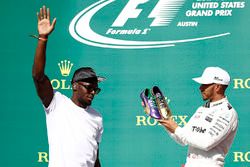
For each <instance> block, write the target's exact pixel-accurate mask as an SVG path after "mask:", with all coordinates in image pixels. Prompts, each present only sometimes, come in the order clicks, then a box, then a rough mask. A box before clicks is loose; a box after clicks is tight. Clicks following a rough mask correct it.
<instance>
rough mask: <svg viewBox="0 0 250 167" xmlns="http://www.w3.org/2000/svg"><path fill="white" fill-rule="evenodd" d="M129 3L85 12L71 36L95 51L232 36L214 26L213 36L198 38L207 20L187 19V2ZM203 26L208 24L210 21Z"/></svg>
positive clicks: (107, 0)
mask: <svg viewBox="0 0 250 167" xmlns="http://www.w3.org/2000/svg"><path fill="white" fill-rule="evenodd" d="M126 2H127V3H126V4H122V3H124V1H122V2H121V1H120V2H118V1H116V0H100V1H98V2H96V3H94V4H92V5H90V6H88V7H87V8H85V9H83V10H82V11H81V12H79V13H78V14H77V15H76V16H75V17H74V18H73V20H72V21H71V23H70V26H69V31H70V34H71V36H72V37H73V38H74V39H76V40H77V41H79V42H81V43H84V44H87V45H92V46H96V47H104V48H116V49H138V48H161V47H172V46H175V45H176V44H179V43H186V42H193V41H199V40H206V39H211V38H217V37H222V36H226V35H229V34H230V33H229V32H223V31H224V30H219V31H218V30H216V28H214V27H215V25H213V28H211V30H210V31H211V32H207V31H208V30H207V29H206V28H205V29H204V31H205V32H204V33H202V34H203V35H202V36H201V35H198V34H200V31H203V30H202V29H199V30H198V29H197V26H198V25H199V24H200V22H198V21H197V20H199V19H200V18H201V17H204V18H205V19H207V18H208V17H206V16H199V18H197V17H198V16H197V17H196V15H194V16H189V15H187V14H186V13H188V12H187V11H189V10H187V9H182V7H183V5H184V4H185V0H128V1H126ZM187 2H188V1H187ZM188 3H190V2H188ZM200 3H203V2H200ZM121 4H122V5H121ZM121 6H122V7H121ZM190 8H193V7H191V6H190ZM185 10H186V11H185ZM192 17H196V18H195V19H196V21H195V22H194V21H191V20H194V19H193V18H192ZM210 18H211V17H210ZM98 21H99V22H98ZM191 22H192V24H191ZM198 23H199V24H198ZM203 23H204V24H208V23H207V21H203ZM208 26H209V25H208ZM210 26H211V25H210ZM191 27H192V28H193V29H192V31H190V28H191ZM194 27H195V28H194ZM203 27H204V26H203ZM217 29H218V28H217ZM176 38H177V39H176Z"/></svg>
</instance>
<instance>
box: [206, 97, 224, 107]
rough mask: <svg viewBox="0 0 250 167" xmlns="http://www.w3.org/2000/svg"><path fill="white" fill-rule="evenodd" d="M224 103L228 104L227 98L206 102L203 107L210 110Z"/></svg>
mask: <svg viewBox="0 0 250 167" xmlns="http://www.w3.org/2000/svg"><path fill="white" fill-rule="evenodd" d="M224 102H228V100H227V97H225V98H223V99H220V100H218V101H215V102H207V103H206V104H205V105H204V107H206V108H211V107H215V106H218V105H220V104H222V103H224Z"/></svg>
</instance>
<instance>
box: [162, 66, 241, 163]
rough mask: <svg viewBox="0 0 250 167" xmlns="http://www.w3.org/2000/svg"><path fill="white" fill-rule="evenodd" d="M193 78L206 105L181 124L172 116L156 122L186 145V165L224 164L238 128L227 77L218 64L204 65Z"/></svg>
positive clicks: (176, 139) (228, 77)
mask: <svg viewBox="0 0 250 167" xmlns="http://www.w3.org/2000/svg"><path fill="white" fill-rule="evenodd" d="M193 80H194V81H196V82H198V83H199V84H201V86H200V91H201V94H202V98H203V100H206V101H207V102H206V103H205V105H204V106H201V107H199V108H198V109H197V111H196V112H195V114H194V115H193V116H192V117H191V118H190V120H189V121H188V123H187V124H186V125H185V126H184V127H179V126H178V125H177V124H176V123H175V122H174V121H173V120H172V119H168V120H160V121H159V122H160V123H161V124H162V125H163V126H164V127H165V128H166V129H167V131H168V132H169V134H170V136H171V137H172V138H173V139H174V140H175V141H177V142H178V143H179V144H181V145H188V146H189V149H188V155H187V160H186V164H185V167H223V166H224V159H225V157H226V155H227V153H228V151H229V149H230V147H231V144H232V142H233V139H234V137H235V134H236V131H237V127H238V116H237V113H236V111H235V109H234V108H233V107H232V105H231V104H230V103H229V102H228V100H227V98H226V96H225V90H226V88H227V86H228V85H229V83H230V76H229V74H228V73H227V72H226V71H225V70H223V69H221V68H219V67H207V68H206V69H205V70H204V72H203V74H202V76H201V77H198V78H193Z"/></svg>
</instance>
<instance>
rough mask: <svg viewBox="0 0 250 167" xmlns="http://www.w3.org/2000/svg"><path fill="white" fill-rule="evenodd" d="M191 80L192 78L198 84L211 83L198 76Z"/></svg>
mask: <svg viewBox="0 0 250 167" xmlns="http://www.w3.org/2000/svg"><path fill="white" fill-rule="evenodd" d="M192 80H194V81H195V82H197V83H199V84H211V82H210V81H207V80H205V79H203V78H201V77H198V78H192Z"/></svg>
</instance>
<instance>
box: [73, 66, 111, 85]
mask: <svg viewBox="0 0 250 167" xmlns="http://www.w3.org/2000/svg"><path fill="white" fill-rule="evenodd" d="M105 79H106V78H105V77H101V76H97V75H96V73H95V71H94V70H93V69H92V68H91V67H81V68H79V69H77V70H76V71H75V72H74V75H73V77H72V80H71V83H72V84H73V83H74V82H78V81H84V82H90V83H91V82H102V81H104V80H105Z"/></svg>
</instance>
